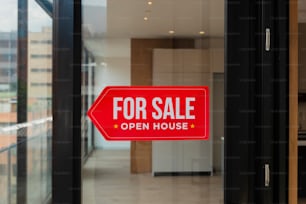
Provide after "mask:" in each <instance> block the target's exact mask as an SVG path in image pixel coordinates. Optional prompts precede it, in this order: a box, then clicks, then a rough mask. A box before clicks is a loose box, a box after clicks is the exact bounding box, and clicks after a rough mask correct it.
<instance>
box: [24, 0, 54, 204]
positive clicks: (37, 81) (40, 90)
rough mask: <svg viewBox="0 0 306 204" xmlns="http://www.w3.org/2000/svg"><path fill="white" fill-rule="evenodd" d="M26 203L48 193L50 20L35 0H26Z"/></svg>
mask: <svg viewBox="0 0 306 204" xmlns="http://www.w3.org/2000/svg"><path fill="white" fill-rule="evenodd" d="M28 15H29V16H28V97H27V104H28V121H34V124H33V125H32V126H30V127H28V128H27V135H28V138H29V140H28V143H27V181H28V182H27V203H37V204H38V203H44V202H45V201H46V200H47V198H49V197H50V195H51V135H52V126H51V121H52V103H51V102H52V19H51V18H50V16H49V15H48V14H47V13H46V10H44V9H43V8H42V7H41V6H40V5H39V4H38V3H37V1H35V0H29V1H28Z"/></svg>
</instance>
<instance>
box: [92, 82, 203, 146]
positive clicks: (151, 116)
mask: <svg viewBox="0 0 306 204" xmlns="http://www.w3.org/2000/svg"><path fill="white" fill-rule="evenodd" d="M87 114H88V116H89V118H90V119H91V120H92V122H93V123H94V125H95V126H96V127H97V128H98V130H99V131H100V132H101V134H102V135H103V136H104V137H105V139H107V140H119V141H122V140H208V139H209V89H208V87H207V86H192V87H189V86H158V87H156V86H149V87H143V86H139V87H138V86H136V87H132V86H109V87H106V88H105V89H104V90H103V91H102V93H101V94H100V95H99V97H98V98H97V99H96V101H95V102H94V104H93V105H92V107H91V108H90V109H89V111H88V113H87Z"/></svg>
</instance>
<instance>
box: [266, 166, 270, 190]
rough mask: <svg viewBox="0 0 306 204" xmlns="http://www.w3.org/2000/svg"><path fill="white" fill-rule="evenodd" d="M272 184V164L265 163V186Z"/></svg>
mask: <svg viewBox="0 0 306 204" xmlns="http://www.w3.org/2000/svg"><path fill="white" fill-rule="evenodd" d="M269 186H270V165H269V164H265V187H269Z"/></svg>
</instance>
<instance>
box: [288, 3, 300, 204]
mask: <svg viewBox="0 0 306 204" xmlns="http://www.w3.org/2000/svg"><path fill="white" fill-rule="evenodd" d="M289 5H290V21H289V24H290V26H289V32H290V45H289V48H290V55H289V60H290V65H289V186H288V193H289V195H288V200H289V204H297V203H298V191H297V190H298V179H297V178H298V3H297V0H290V4H289Z"/></svg>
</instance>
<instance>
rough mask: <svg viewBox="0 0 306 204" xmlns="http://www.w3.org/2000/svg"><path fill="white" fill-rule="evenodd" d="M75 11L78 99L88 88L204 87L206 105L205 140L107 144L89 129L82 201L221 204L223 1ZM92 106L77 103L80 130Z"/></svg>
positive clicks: (86, 6) (91, 6)
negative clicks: (90, 147)
mask: <svg viewBox="0 0 306 204" xmlns="http://www.w3.org/2000/svg"><path fill="white" fill-rule="evenodd" d="M82 8H83V9H82V15H83V53H87V54H83V62H82V65H83V68H82V71H83V75H82V80H83V87H82V95H83V96H85V95H87V94H88V93H89V91H88V90H89V89H88V87H87V86H88V85H89V84H90V86H93V87H94V88H93V89H92V90H93V94H94V96H95V98H97V97H98V95H99V94H100V92H101V91H102V90H103V89H104V88H105V87H106V86H160V85H162V86H208V87H209V89H210V104H211V107H210V122H211V126H210V129H211V131H210V139H209V140H208V141H204V140H190V141H153V142H150V141H148V142H135V141H132V142H123V141H121V142H119V141H116V142H110V141H107V140H105V139H104V138H103V135H101V133H99V132H98V130H97V129H96V128H94V129H93V132H94V137H93V138H92V139H94V140H93V141H94V147H95V149H94V152H93V154H92V155H91V156H89V158H88V160H87V162H85V163H84V166H83V188H82V189H83V203H95V202H96V203H118V204H120V203H122V204H127V203H133V204H134V203H167V204H171V203H182V204H183V203H184V204H185V203H223V183H222V181H223V139H224V138H223V135H224V124H223V121H224V1H223V0H214V1H207V0H191V1H184V0H153V1H149V0H147V1H139V0H126V1H116V0H100V1H95V0H84V1H83V4H82ZM87 55H88V56H93V58H94V60H93V61H91V60H89V58H88V57H87ZM89 66H92V67H93V69H94V72H92V74H93V81H92V82H89V79H90V78H91V77H90V74H88V73H90V71H89V70H88V69H87V68H88V67H89ZM85 67H86V68H85ZM85 70H86V71H85ZM84 72H85V73H86V74H85V73H84ZM92 103H93V101H90V100H85V99H83V100H82V105H83V109H84V110H83V116H82V121H83V123H84V121H87V123H86V125H85V124H83V125H82V133H84V132H87V133H88V132H89V131H88V129H87V128H88V127H89V126H90V124H91V122H89V121H88V118H87V116H86V115H85V114H86V110H88V108H89V107H90V106H91V105H92ZM86 108H87V109H86ZM190 136H191V135H190ZM87 137H88V138H89V137H90V134H87ZM84 141H85V142H88V140H84ZM84 146H86V145H85V144H84V145H83V147H84ZM84 152H85V153H84V154H86V150H84Z"/></svg>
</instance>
